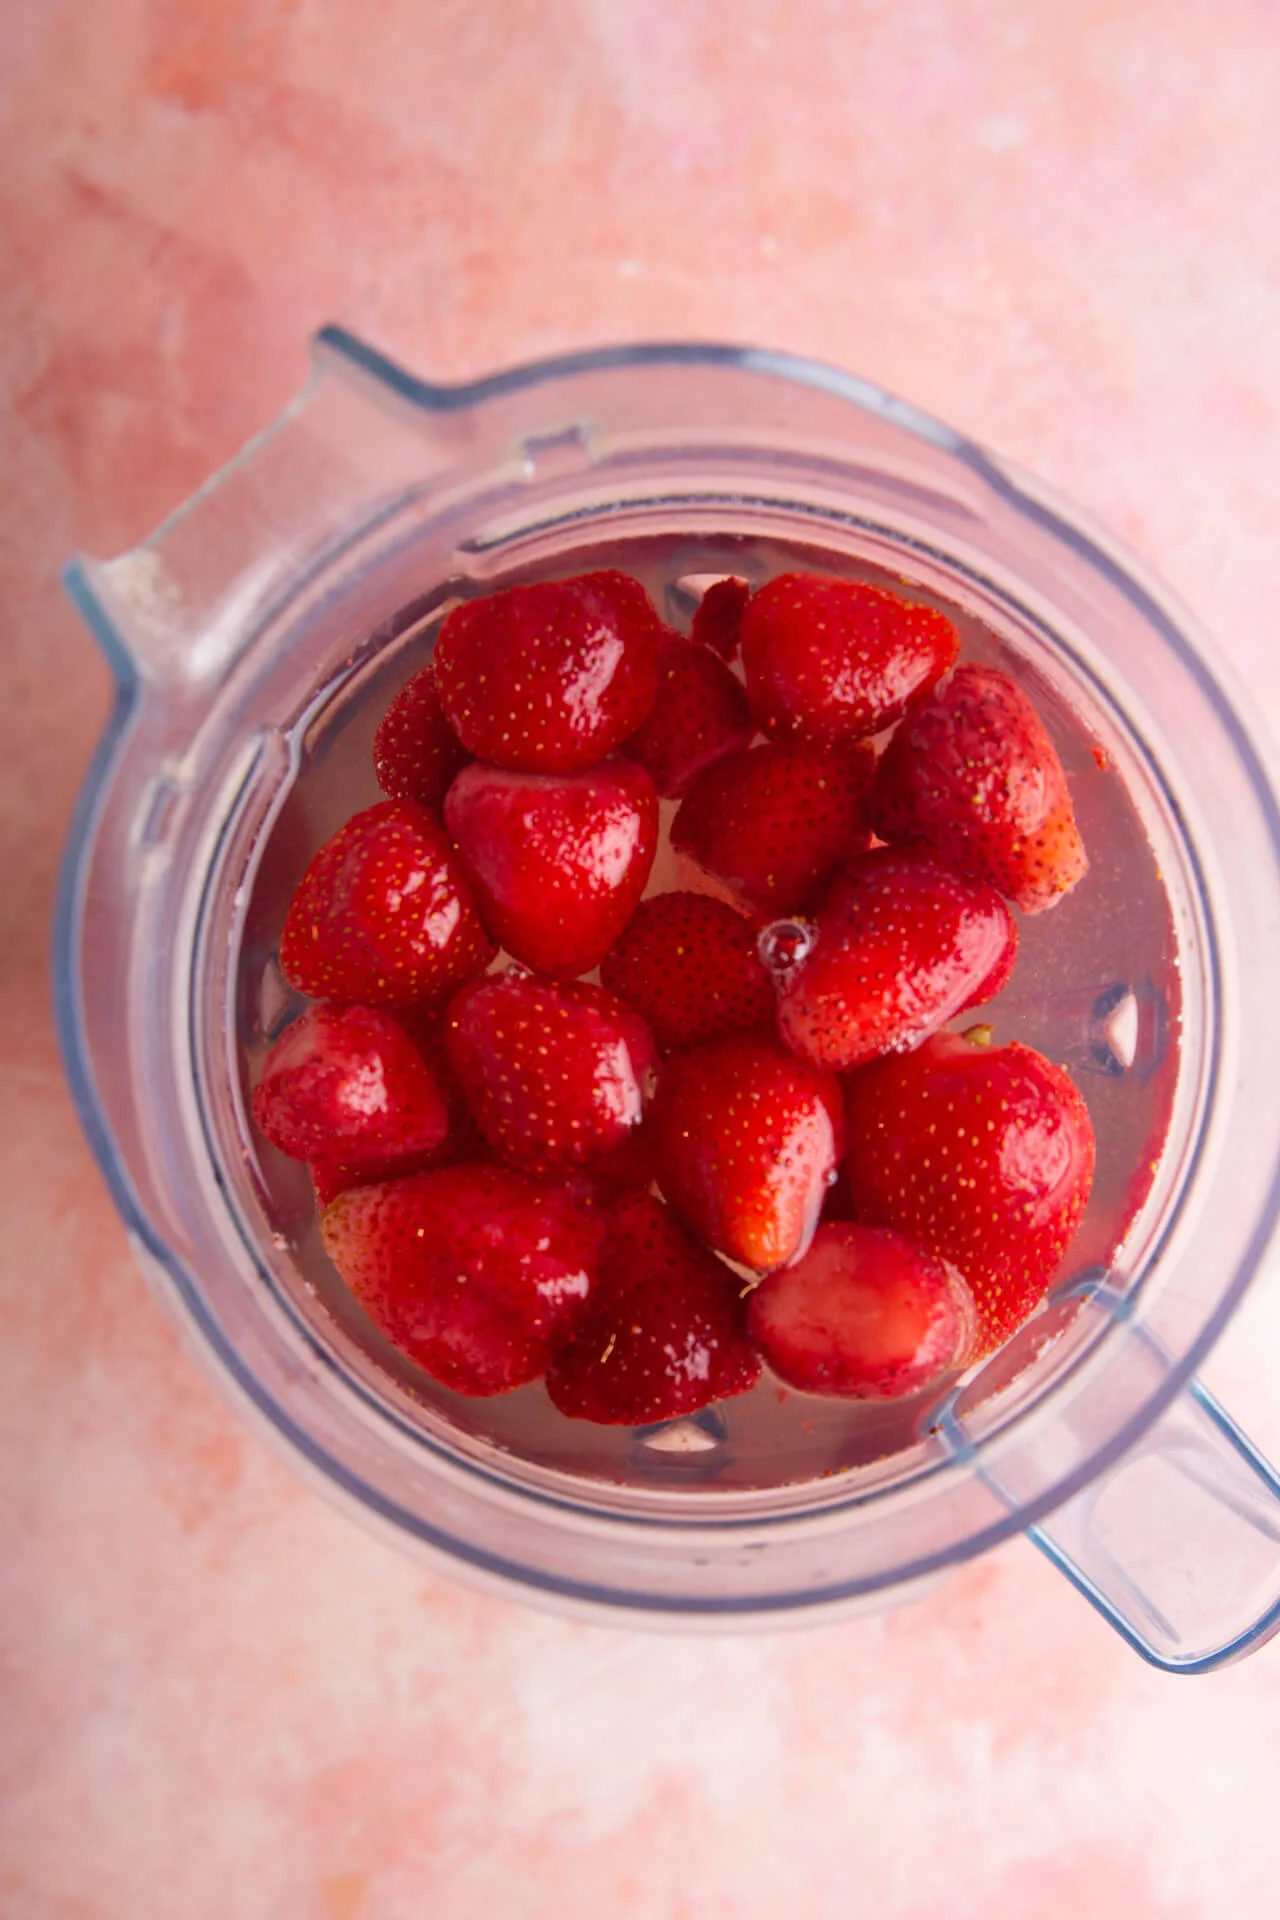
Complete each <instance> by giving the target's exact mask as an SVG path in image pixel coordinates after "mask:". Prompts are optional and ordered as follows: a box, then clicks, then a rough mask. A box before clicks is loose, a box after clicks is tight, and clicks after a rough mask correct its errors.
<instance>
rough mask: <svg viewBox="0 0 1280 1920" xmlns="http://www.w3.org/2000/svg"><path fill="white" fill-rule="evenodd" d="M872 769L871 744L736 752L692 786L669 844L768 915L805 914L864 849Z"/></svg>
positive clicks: (718, 762) (802, 746)
mask: <svg viewBox="0 0 1280 1920" xmlns="http://www.w3.org/2000/svg"><path fill="white" fill-rule="evenodd" d="M874 766H875V760H874V756H873V754H872V752H871V749H870V748H869V747H867V746H854V747H814V746H806V745H803V744H799V745H796V746H785V747H776V746H765V747H748V748H745V749H739V750H738V751H737V752H734V753H730V754H727V755H726V756H725V758H724V759H723V760H717V761H716V762H715V763H714V765H712V766H710V767H707V768H705V769H704V771H703V772H702V773H700V774H699V775H698V776H697V778H696V779H695V780H694V782H693V784H692V785H691V787H690V788H689V791H688V793H687V794H686V796H685V798H684V799H683V800H682V801H681V803H680V810H679V812H678V813H677V814H676V817H675V820H674V822H673V823H672V827H671V844H672V846H673V847H674V848H675V850H676V852H677V853H683V854H687V855H689V856H690V858H692V859H694V860H696V861H697V863H698V865H699V866H700V867H702V868H703V869H704V870H705V871H706V872H707V873H710V874H714V875H715V877H716V878H717V879H719V880H722V881H723V882H724V883H725V884H726V885H727V886H728V887H730V888H731V889H732V891H733V892H734V893H735V895H736V896H737V897H738V898H739V899H740V900H741V901H742V902H743V904H744V905H745V906H748V907H751V908H753V909H754V910H755V911H756V912H758V913H760V914H763V915H765V916H766V917H767V918H770V919H772V918H774V917H775V916H776V915H778V914H784V913H804V912H807V911H808V910H809V909H810V908H812V907H815V906H817V904H818V902H819V900H820V899H821V898H822V895H823V893H824V891H825V890H826V887H827V886H828V884H829V883H830V881H831V880H832V879H833V878H834V877H835V874H836V873H837V872H838V870H839V869H840V868H841V867H842V866H843V865H844V863H845V861H846V860H850V859H852V857H853V855H854V854H856V853H861V852H863V851H864V849H865V848H866V847H867V846H868V845H869V844H870V841H871V831H870V828H869V827H868V826H867V824H866V819H865V815H864V811H863V803H864V800H865V797H866V792H867V788H868V786H869V784H870V780H871V775H872V772H873V769H874Z"/></svg>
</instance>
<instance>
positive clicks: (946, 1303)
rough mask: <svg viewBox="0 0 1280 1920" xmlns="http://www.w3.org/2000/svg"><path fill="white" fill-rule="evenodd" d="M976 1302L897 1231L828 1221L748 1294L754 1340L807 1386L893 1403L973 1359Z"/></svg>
mask: <svg viewBox="0 0 1280 1920" xmlns="http://www.w3.org/2000/svg"><path fill="white" fill-rule="evenodd" d="M970 1311H971V1309H970V1303H969V1301H968V1299H967V1296H966V1289H965V1285H964V1282H963V1281H962V1280H961V1279H960V1276H959V1275H958V1274H957V1273H956V1272H955V1270H954V1268H949V1267H948V1266H947V1264H946V1262H945V1261H942V1260H938V1259H936V1258H935V1257H934V1255H933V1254H930V1253H925V1252H924V1251H923V1250H922V1249H921V1248H919V1247H913V1246H912V1244H911V1242H910V1241H909V1240H904V1239H903V1238H902V1236H901V1234H898V1233H888V1232H886V1231H885V1230H884V1229H882V1228H881V1229H877V1228H875V1227H862V1226H855V1225H854V1224H853V1223H852V1222H851V1221H840V1222H831V1223H829V1224H828V1223H825V1222H824V1224H823V1225H822V1226H820V1227H819V1228H818V1231H817V1233H816V1234H815V1235H814V1238H813V1245H812V1246H811V1247H810V1249H809V1251H808V1253H806V1254H805V1256H804V1258H803V1259H802V1260H797V1261H796V1263H795V1265H794V1266H791V1267H785V1268H784V1269H783V1270H782V1272H781V1273H771V1274H770V1275H769V1277H768V1278H767V1279H766V1280H762V1281H761V1283H760V1285H759V1286H758V1287H757V1288H756V1290H755V1292H754V1293H753V1294H752V1295H751V1297H750V1300H749V1302H748V1307H747V1324H748V1326H749V1328H750V1332H751V1338H752V1339H753V1340H754V1341H755V1343H756V1345H757V1346H758V1347H759V1349H760V1351H761V1353H762V1354H763V1355H764V1358H765V1359H766V1361H767V1362H768V1364H769V1365H770V1366H771V1367H772V1368H773V1371H774V1372H775V1373H776V1374H777V1375H778V1376H779V1377H780V1378H781V1379H783V1380H785V1381H786V1382H787V1383H788V1385H790V1386H793V1387H798V1388H799V1389H800V1390H801V1392H803V1393H829V1394H840V1395H844V1396H846V1397H847V1398H850V1399H855V1400H897V1399H900V1398H901V1397H902V1396H903V1395H904V1394H908V1393H918V1392H919V1391H920V1389H921V1388H922V1387H927V1386H928V1385H930V1383H931V1382H933V1381H935V1380H936V1379H937V1378H938V1376H939V1374H942V1373H945V1372H946V1371H947V1370H948V1368H950V1367H953V1366H955V1365H957V1364H959V1363H962V1362H963V1359H964V1358H965V1357H966V1356H967V1340H968V1337H969V1335H970V1332H971V1329H970V1327H969V1324H968V1321H969V1312H970Z"/></svg>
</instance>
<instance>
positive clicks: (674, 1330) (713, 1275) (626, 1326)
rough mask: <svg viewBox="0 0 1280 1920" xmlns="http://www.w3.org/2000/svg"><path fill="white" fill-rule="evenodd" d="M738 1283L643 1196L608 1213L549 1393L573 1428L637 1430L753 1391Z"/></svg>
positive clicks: (755, 1364)
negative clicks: (587, 1296)
mask: <svg viewBox="0 0 1280 1920" xmlns="http://www.w3.org/2000/svg"><path fill="white" fill-rule="evenodd" d="M741 1295H742V1283H741V1281H740V1280H739V1279H738V1277H737V1275H736V1274H734V1273H731V1272H730V1271H729V1269H728V1268H727V1267H725V1266H722V1265H721V1263H720V1261H718V1260H717V1259H716V1258H715V1256H714V1255H713V1254H710V1253H708V1252H707V1251H706V1250H705V1248H703V1247H699V1246H697V1245H695V1243H694V1242H693V1241H692V1240H690V1239H689V1237H688V1235H687V1234H686V1233H685V1232H684V1231H683V1230H682V1228H681V1227H680V1225H679V1223H678V1221H677V1220H676V1219H675V1218H674V1216H673V1215H672V1214H671V1213H670V1212H669V1211H668V1209H667V1208H666V1207H664V1206H663V1204H662V1202H661V1201H660V1200H655V1199H654V1198H653V1196H652V1195H651V1194H647V1193H642V1194H635V1195H632V1196H630V1197H629V1198H627V1199H626V1200H623V1201H621V1202H620V1203H619V1204H618V1205H617V1206H615V1207H614V1208H613V1209H612V1210H611V1211H610V1214H609V1225H608V1232H607V1234H606V1237H605V1242H604V1247H603V1249H602V1251H601V1255H600V1270H599V1280H598V1284H597V1287H596V1290H595V1292H594V1294H593V1295H592V1299H591V1304H590V1306H589V1307H588V1308H587V1312H586V1315H585V1317H584V1319H583V1321H582V1323H581V1325H580V1326H579V1328H578V1330H577V1332H576V1333H575V1335H574V1337H573V1339H572V1340H571V1341H570V1342H569V1344H568V1346H566V1347H562V1348H561V1350H560V1352H559V1353H558V1354H557V1356H556V1358H555V1359H554V1360H553V1362H552V1363H551V1365H550V1367H549V1368H548V1369H547V1392H548V1393H549V1395H550V1396H551V1399H552V1402H553V1403H554V1405H556V1406H557V1407H559V1409H560V1411H561V1413H565V1414H568V1415H569V1416H570V1418H571V1419H576V1420H595V1421H599V1422H601V1423H603V1424H606V1425H610V1426H640V1425H643V1424H646V1423H648V1422H650V1421H655V1420H672V1419H675V1418H677V1417H678V1416H679V1415H682V1414H689V1413H696V1412H697V1411H698V1410H699V1409H700V1408H701V1407H705V1406H709V1405H710V1404H711V1402H712V1401H713V1400H726V1399H728V1398H729V1397H730V1396H731V1395H733V1394H738V1393H745V1392H746V1391H747V1389H748V1388H749V1387H752V1386H754V1384H755V1382H756V1380H757V1378H758V1377H759V1373H760V1362H759V1360H758V1359H757V1357H756V1355H755V1353H754V1352H753V1351H752V1349H751V1346H750V1343H749V1342H748V1340H747V1337H746V1312H745V1307H744V1302H743V1300H742V1298H741Z"/></svg>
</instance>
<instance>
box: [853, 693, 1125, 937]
mask: <svg viewBox="0 0 1280 1920" xmlns="http://www.w3.org/2000/svg"><path fill="white" fill-rule="evenodd" d="M871 813H872V821H873V824H874V826H875V829H876V832H877V833H878V834H879V835H880V836H881V838H882V839H885V840H927V841H928V842H929V844H930V845H931V846H934V847H937V848H938V850H939V852H941V853H945V854H946V856H947V858H948V859H949V860H951V861H953V862H954V863H955V865H956V866H957V867H960V868H962V869H963V871H964V872H966V873H971V874H973V875H974V876H975V877H976V878H977V879H979V880H985V881H986V882H987V884H988V885H989V886H992V887H996V888H997V889H998V890H999V891H1000V892H1001V893H1004V894H1007V895H1008V896H1009V898H1010V899H1011V900H1012V901H1013V902H1014V904H1015V906H1019V907H1021V908H1022V910H1023V912H1024V913H1040V912H1042V911H1043V910H1044V909H1045V908H1046V907H1051V906H1053V905H1055V904H1056V902H1057V901H1059V900H1060V899H1061V898H1062V896H1063V895H1064V894H1066V893H1069V892H1070V891H1071V889H1072V887H1074V886H1075V885H1076V883H1077V882H1078V881H1079V880H1082V879H1083V878H1084V875H1085V873H1086V871H1087V869H1088V865H1089V862H1088V859H1087V857H1086V855H1085V850H1084V843H1083V842H1082V840H1081V838H1080V834H1079V831H1078V829H1077V827H1076V821H1075V814H1074V812H1073V810H1072V806H1071V795H1070V793H1069V792H1068V791H1067V782H1066V776H1065V775H1064V773H1063V771H1062V762H1061V761H1060V760H1059V758H1058V755H1057V752H1056V750H1055V748H1054V745H1053V742H1052V740H1050V738H1049V736H1048V734H1047V733H1046V732H1045V729H1044V726H1043V723H1042V722H1041V720H1040V716H1039V715H1038V714H1037V712H1036V710H1035V708H1034V707H1033V706H1032V704H1031V702H1030V701H1029V700H1028V699H1027V696H1026V695H1025V693H1023V692H1022V690H1021V688H1019V687H1016V686H1015V685H1014V683H1013V681H1012V680H1010V679H1009V677H1008V675H1007V674H1003V673H999V672H997V671H996V669H995V668H994V667H958V668H957V669H956V671H955V673H953V674H952V676H951V678H950V680H949V681H948V682H947V684H946V685H945V686H944V687H943V688H941V689H940V690H939V691H938V692H936V693H935V694H934V695H933V697H932V699H930V700H928V701H926V702H925V704H924V705H923V706H921V707H918V708H917V709H916V710H915V712H914V713H912V714H910V715H909V716H908V717H907V719H906V720H904V721H903V723H902V725H901V727H899V729H898V731H897V733H896V734H895V735H894V737H893V739H892V740H891V741H890V742H889V745H888V748H887V749H886V751H885V754H884V757H883V759H882V760H881V762H880V766H879V769H878V772H877V775H876V781H875V787H874V790H873V794H872V797H871Z"/></svg>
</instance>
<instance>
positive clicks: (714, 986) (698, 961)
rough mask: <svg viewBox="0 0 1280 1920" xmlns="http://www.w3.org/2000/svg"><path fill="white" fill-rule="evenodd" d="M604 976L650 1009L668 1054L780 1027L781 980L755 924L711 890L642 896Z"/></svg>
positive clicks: (613, 989)
mask: <svg viewBox="0 0 1280 1920" xmlns="http://www.w3.org/2000/svg"><path fill="white" fill-rule="evenodd" d="M600 978H601V979H602V980H603V982H604V984H605V986H606V987H608V989H609V991H610V993H616V994H617V995H618V997H619V998H620V999H622V1000H625V1001H626V1002H627V1003H628V1005H629V1006H632V1007H634V1008H635V1010H636V1012H637V1013H639V1014H642V1015H643V1016H644V1018H645V1020H647V1021H648V1023H649V1026H650V1027H651V1029H652V1031H653V1036H654V1038H655V1040H656V1041H657V1043H658V1045H659V1047H661V1048H662V1050H663V1052H666V1053H669V1052H670V1051H671V1049H672V1048H673V1047H691V1046H694V1045H695V1044H696V1043H697V1042H698V1041H699V1040H714V1039H715V1038H716V1036H717V1035H718V1034H722V1033H738V1032H741V1031H742V1030H743V1029H746V1028H753V1027H754V1028H764V1029H766V1030H768V1029H770V1028H772V1026H773V1005H774V994H773V982H772V981H771V979H770V977H769V975H768V974H767V973H766V972H765V969H764V967H763V966H762V965H761V963H760V957H759V955H758V954H757V952H756V930H755V925H754V923H753V922H752V921H750V920H748V919H747V918H746V917H745V916H744V915H743V914H741V913H739V912H738V910H737V908H736V907H731V906H729V905H728V903H727V902H726V901H724V900H713V899H712V898H711V896H710V895H709V894H705V893H659V894H655V895H654V896H653V898H652V899H651V900H642V901H641V902H640V905H639V906H638V907H637V908H636V910H635V912H634V913H633V914H632V916H631V918H630V920H629V921H628V922H627V924H626V926H625V927H624V928H623V930H622V932H621V933H620V934H619V935H618V938H617V939H616V940H615V941H614V943H613V945H612V947H610V949H609V951H608V953H606V955H605V957H604V959H603V960H602V961H601V962H600Z"/></svg>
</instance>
